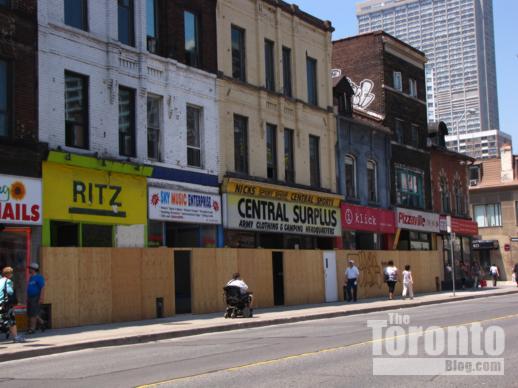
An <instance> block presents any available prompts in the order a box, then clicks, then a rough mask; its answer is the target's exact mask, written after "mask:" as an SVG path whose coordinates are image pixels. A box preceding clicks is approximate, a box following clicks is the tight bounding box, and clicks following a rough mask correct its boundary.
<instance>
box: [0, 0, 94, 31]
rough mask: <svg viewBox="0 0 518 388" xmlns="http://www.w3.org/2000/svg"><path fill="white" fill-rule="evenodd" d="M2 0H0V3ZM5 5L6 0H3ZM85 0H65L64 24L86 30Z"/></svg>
mask: <svg viewBox="0 0 518 388" xmlns="http://www.w3.org/2000/svg"><path fill="white" fill-rule="evenodd" d="M1 2H2V1H1V0H0V3H1ZM4 2H5V4H6V5H7V0H4ZM87 15H88V14H87V0H65V24H66V25H68V26H72V27H75V28H79V29H81V30H84V31H87V30H88V16H87Z"/></svg>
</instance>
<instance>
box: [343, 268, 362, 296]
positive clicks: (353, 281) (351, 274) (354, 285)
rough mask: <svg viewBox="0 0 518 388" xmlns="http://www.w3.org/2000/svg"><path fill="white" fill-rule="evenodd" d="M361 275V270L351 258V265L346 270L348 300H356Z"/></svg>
mask: <svg viewBox="0 0 518 388" xmlns="http://www.w3.org/2000/svg"><path fill="white" fill-rule="evenodd" d="M359 277H360V270H359V269H358V267H356V266H355V265H354V261H353V260H349V267H347V269H346V270H345V287H346V288H345V289H346V293H347V301H348V302H351V300H352V301H353V302H356V297H357V293H358V278H359Z"/></svg>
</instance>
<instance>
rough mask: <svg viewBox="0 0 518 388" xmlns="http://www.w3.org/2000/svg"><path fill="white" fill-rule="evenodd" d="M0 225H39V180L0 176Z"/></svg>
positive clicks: (40, 221) (40, 222) (40, 218)
mask: <svg viewBox="0 0 518 388" xmlns="http://www.w3.org/2000/svg"><path fill="white" fill-rule="evenodd" d="M0 223H2V224H23V225H41V224H42V217H41V180H40V179H33V178H26V177H19V176H11V175H0Z"/></svg>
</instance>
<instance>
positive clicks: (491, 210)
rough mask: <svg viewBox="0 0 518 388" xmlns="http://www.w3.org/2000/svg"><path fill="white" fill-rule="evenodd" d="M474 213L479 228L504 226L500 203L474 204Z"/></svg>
mask: <svg viewBox="0 0 518 388" xmlns="http://www.w3.org/2000/svg"><path fill="white" fill-rule="evenodd" d="M473 214H474V215H475V221H476V222H477V224H478V227H479V228H487V227H496V226H502V214H501V211H500V204H499V203H494V204H487V205H474V206H473Z"/></svg>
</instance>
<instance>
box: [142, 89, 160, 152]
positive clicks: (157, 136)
mask: <svg viewBox="0 0 518 388" xmlns="http://www.w3.org/2000/svg"><path fill="white" fill-rule="evenodd" d="M150 102H153V103H156V104H157V115H158V126H157V128H155V127H154V126H153V125H150V121H149V104H150ZM146 106H147V111H146V122H147V158H148V159H149V160H153V161H156V162H161V161H162V133H163V130H162V126H163V121H162V120H163V116H162V111H163V109H162V106H163V98H162V96H158V95H154V94H148V95H147V99H146ZM151 134H154V135H155V136H150V135H151ZM150 137H154V138H155V139H156V145H155V146H154V147H153V148H154V149H155V152H156V157H153V156H150V146H149V145H150Z"/></svg>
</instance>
